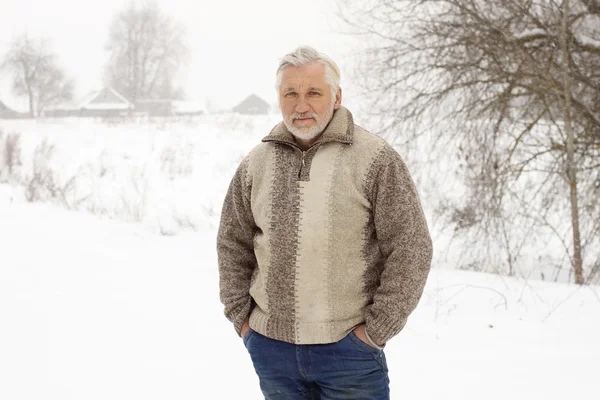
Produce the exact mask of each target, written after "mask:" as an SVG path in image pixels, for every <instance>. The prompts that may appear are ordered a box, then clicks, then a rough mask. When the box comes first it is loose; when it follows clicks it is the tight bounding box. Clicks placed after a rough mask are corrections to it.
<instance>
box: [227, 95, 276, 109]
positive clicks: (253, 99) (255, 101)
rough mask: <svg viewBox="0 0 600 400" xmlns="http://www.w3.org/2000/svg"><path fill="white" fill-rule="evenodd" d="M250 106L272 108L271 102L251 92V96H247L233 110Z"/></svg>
mask: <svg viewBox="0 0 600 400" xmlns="http://www.w3.org/2000/svg"><path fill="white" fill-rule="evenodd" d="M249 107H260V108H262V107H265V108H270V107H271V106H270V105H269V103H267V102H266V101H264V100H263V99H261V98H260V97H258V96H257V95H255V94H251V95H250V96H248V97H246V98H245V99H244V100H243V101H242V102H241V103H240V104H238V105H237V106H235V107H234V108H233V110H234V111H237V110H241V109H247V108H249Z"/></svg>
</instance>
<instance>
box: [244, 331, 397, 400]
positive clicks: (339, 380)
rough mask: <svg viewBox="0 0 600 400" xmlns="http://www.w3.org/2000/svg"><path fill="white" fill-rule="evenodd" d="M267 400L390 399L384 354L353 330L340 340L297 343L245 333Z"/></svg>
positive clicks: (246, 343) (249, 332)
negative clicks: (365, 341)
mask: <svg viewBox="0 0 600 400" xmlns="http://www.w3.org/2000/svg"><path fill="white" fill-rule="evenodd" d="M244 345H245V346H246V348H247V349H248V352H249V353H250V357H251V358H252V363H253V364H254V369H255V370H256V374H257V375H258V378H259V380H260V388H261V390H262V392H263V394H264V396H265V399H266V400H283V399H290V400H293V399H298V400H300V399H306V400H313V399H314V400H316V399H321V400H337V399H345V400H388V399H389V398H390V390H389V382H390V381H389V377H388V369H387V363H386V360H385V354H384V353H383V351H380V350H378V349H376V348H374V347H371V346H369V345H368V344H366V343H364V342H362V341H361V340H360V339H359V338H358V337H357V336H356V335H355V334H354V333H353V332H351V333H350V334H349V335H348V336H346V337H345V338H343V339H342V340H340V341H339V342H336V343H330V344H315V345H295V344H290V343H286V342H281V341H279V340H273V339H269V338H267V337H266V336H263V335H261V334H259V333H258V332H256V331H254V330H252V329H250V330H249V331H248V332H247V333H246V334H245V335H244Z"/></svg>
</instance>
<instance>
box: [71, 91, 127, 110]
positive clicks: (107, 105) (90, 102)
mask: <svg viewBox="0 0 600 400" xmlns="http://www.w3.org/2000/svg"><path fill="white" fill-rule="evenodd" d="M133 108H134V106H133V104H132V103H131V102H130V101H129V100H127V99H126V98H125V97H124V96H122V95H121V94H119V93H118V92H117V91H116V90H114V89H113V88H110V87H106V88H104V89H102V90H100V91H97V92H92V93H90V94H89V95H88V96H87V97H86V98H85V99H84V100H83V101H82V102H81V104H80V105H79V107H78V109H79V110H78V114H79V115H80V116H82V117H121V116H127V115H128V114H129V113H130V112H131V111H132V110H133Z"/></svg>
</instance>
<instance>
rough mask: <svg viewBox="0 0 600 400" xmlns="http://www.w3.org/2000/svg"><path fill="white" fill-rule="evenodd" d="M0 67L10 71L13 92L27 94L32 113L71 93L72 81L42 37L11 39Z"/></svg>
mask: <svg viewBox="0 0 600 400" xmlns="http://www.w3.org/2000/svg"><path fill="white" fill-rule="evenodd" d="M0 70H3V71H7V72H8V73H9V74H10V75H11V77H12V89H13V92H14V93H15V95H17V96H26V97H27V98H28V101H29V113H30V115H31V117H36V116H39V115H41V114H42V113H43V111H44V109H45V108H46V107H48V106H52V105H55V104H59V103H61V102H63V101H68V100H70V99H71V98H72V96H73V81H72V80H70V79H68V78H67V77H66V75H65V72H64V71H63V69H62V68H60V67H59V65H58V63H57V56H56V54H54V53H53V52H52V51H50V46H49V44H48V42H47V41H46V40H45V39H44V38H37V39H34V38H31V37H30V36H28V35H27V34H24V35H22V36H19V37H17V38H16V39H15V40H13V41H12V43H10V45H9V50H8V52H7V53H6V55H5V56H4V57H3V59H2V62H1V63H0Z"/></svg>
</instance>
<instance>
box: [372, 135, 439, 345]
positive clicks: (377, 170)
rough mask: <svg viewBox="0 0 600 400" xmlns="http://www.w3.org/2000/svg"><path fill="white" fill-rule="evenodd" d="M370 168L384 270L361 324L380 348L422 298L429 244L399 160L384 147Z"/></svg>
mask: <svg viewBox="0 0 600 400" xmlns="http://www.w3.org/2000/svg"><path fill="white" fill-rule="evenodd" d="M371 168H373V173H374V179H373V183H372V185H373V186H372V193H371V196H372V207H373V221H374V224H375V232H376V235H377V240H378V242H379V247H380V250H381V253H382V257H383V270H382V273H381V277H380V282H379V286H378V288H377V290H376V291H375V294H374V298H373V303H372V304H370V305H368V306H367V307H366V309H365V321H366V329H367V331H368V332H369V335H370V336H371V337H372V338H373V340H375V341H376V342H379V343H385V342H387V341H388V340H389V339H391V338H392V337H393V336H395V335H397V334H398V333H399V332H400V331H401V330H402V328H403V327H404V325H405V324H406V321H407V319H408V316H409V315H410V314H411V313H412V312H413V311H414V309H415V308H416V306H417V304H418V302H419V299H420V298H421V295H422V294H423V288H424V287H425V282H426V280H427V276H428V274H429V270H430V267H431V258H432V253H433V245H432V241H431V236H430V234H429V230H428V228H427V221H426V219H425V215H424V213H423V209H422V207H421V203H420V200H419V196H418V193H417V189H416V187H415V184H414V182H413V180H412V178H411V176H410V173H409V171H408V168H407V167H406V165H405V164H404V162H403V161H402V159H401V158H400V155H399V154H398V153H397V152H396V151H395V150H394V149H393V148H392V147H391V146H389V145H387V144H386V145H385V147H384V148H383V149H382V150H381V152H380V153H379V155H378V156H377V158H376V160H375V161H374V164H373V165H372V166H371Z"/></svg>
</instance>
